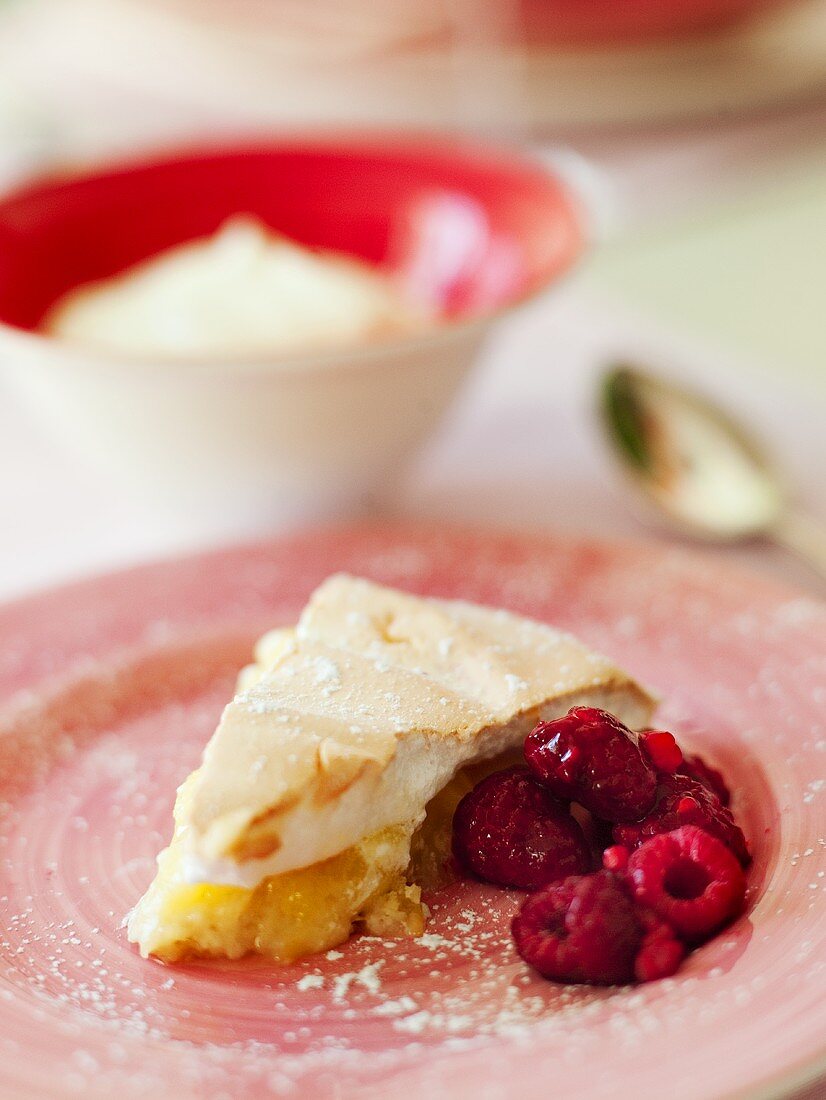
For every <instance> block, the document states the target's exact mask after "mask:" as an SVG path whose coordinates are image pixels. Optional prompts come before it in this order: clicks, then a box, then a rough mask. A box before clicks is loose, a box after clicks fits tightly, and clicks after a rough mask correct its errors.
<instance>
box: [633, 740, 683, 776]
mask: <svg viewBox="0 0 826 1100" xmlns="http://www.w3.org/2000/svg"><path fill="white" fill-rule="evenodd" d="M640 745H641V746H642V748H643V751H644V752H645V754H646V756H647V757H648V759H649V760H650V761H651V763H652V764H653V765H654V767H655V768H656V769H657V771H658V772H676V771H679V768H680V765H681V764H682V762H683V754H682V752H681V751H680V746H679V745H678V744H677V742H676V741H675V740H674V735H673V734H672V733H666V732H665V730H644V731H643V732H642V733H641V734H640Z"/></svg>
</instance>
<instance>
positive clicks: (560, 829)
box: [453, 767, 591, 890]
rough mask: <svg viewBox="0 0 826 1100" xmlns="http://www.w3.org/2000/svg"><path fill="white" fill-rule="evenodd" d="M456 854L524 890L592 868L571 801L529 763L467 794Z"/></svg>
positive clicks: (459, 814) (485, 874)
mask: <svg viewBox="0 0 826 1100" xmlns="http://www.w3.org/2000/svg"><path fill="white" fill-rule="evenodd" d="M453 854H454V855H455V857H456V859H457V860H458V862H459V863H460V864H461V865H462V866H464V867H465V868H467V869H468V870H470V871H472V872H473V873H474V874H475V875H477V876H478V877H479V878H481V879H485V880H486V881H487V882H493V883H495V884H496V885H497V886H515V887H516V888H517V889H520V890H536V889H537V888H538V887H540V886H545V885H546V884H547V883H549V882H552V881H553V880H554V879H559V878H565V876H566V875H572V874H582V873H584V872H585V871H588V870H590V868H591V851H590V848H589V847H588V844H587V842H586V840H585V836H584V834H583V832H582V829H581V828H580V826H579V825H578V823H577V822H576V821H574V819H573V817H571V815H570V813H569V812H568V807H567V805H565V804H563V803H561V802H559V801H558V800H557V799H555V798H554V797H553V795H551V794H550V793H549V792H548V791H547V790H546V789H545V788H544V787H543V786H542V785H541V784H540V783H537V781H536V780H535V779H534V778H533V776H532V775H531V774H530V772H529V771H528V769H527V768H525V767H515V768H508V769H506V770H505V771H501V772H494V773H493V774H492V775H489V776H487V778H486V779H483V780H482V782H481V783H478V784H477V785H476V786H475V787H474V788H473V790H472V791H470V792H469V793H468V794H466V795H465V797H464V798H463V799H462V801H461V802H460V803H459V805H458V806H457V808H456V813H455V814H454V817H453Z"/></svg>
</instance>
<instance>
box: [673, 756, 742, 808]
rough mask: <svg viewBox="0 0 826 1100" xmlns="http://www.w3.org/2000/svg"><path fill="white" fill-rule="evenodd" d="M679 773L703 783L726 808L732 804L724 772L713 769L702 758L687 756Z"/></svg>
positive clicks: (678, 769)
mask: <svg viewBox="0 0 826 1100" xmlns="http://www.w3.org/2000/svg"><path fill="white" fill-rule="evenodd" d="M677 771H678V773H679V774H680V775H687V776H689V777H690V778H691V779H696V781H697V782H698V783H702V784H703V786H704V787H707V788H708V790H710V791H711V792H712V794H716V795H717V797H718V798H719V799H720V801H721V802H722V803H723V805H724V806H729V805H730V804H731V791H730V790H729V789H728V785H727V784H726V781H725V779H723V774H722V772H719V771H717V769H716V768H712V766H711V765H710V764H707V763H706V762H705V760H703V758H702V756H696V755H695V756H685V757H683V762H682V764H681V765H680V767H679V768H677Z"/></svg>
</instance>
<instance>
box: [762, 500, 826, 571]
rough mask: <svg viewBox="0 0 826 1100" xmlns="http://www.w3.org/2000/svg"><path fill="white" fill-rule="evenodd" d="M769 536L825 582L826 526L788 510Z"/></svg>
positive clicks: (809, 517)
mask: <svg viewBox="0 0 826 1100" xmlns="http://www.w3.org/2000/svg"><path fill="white" fill-rule="evenodd" d="M771 535H772V538H773V539H774V540H775V542H778V543H779V544H780V545H781V546H785V547H786V548H787V549H789V550H793V551H794V553H795V554H797V556H798V557H800V558H803V560H804V561H806V562H807V563H808V564H809V565H810V566H811V567H812V568H813V569H814V570H816V571H817V572H818V573H819V574H820V576H821V578H822V579H823V580H826V526H824V525H823V524H822V523H820V522H819V521H818V520H816V519H813V518H812V517H811V516H809V515H806V513H805V512H799V511H797V510H796V509H788V510H787V511H785V512H784V513H783V515H782V516H781V517H780V519H779V520H778V521H777V523H776V524H775V525H774V526H773V527H772V530H771Z"/></svg>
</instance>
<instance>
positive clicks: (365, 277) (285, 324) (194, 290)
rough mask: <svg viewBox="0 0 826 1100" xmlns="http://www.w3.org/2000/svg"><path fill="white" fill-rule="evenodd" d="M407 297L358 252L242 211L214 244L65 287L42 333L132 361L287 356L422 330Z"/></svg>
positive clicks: (169, 252)
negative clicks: (314, 242) (309, 240)
mask: <svg viewBox="0 0 826 1100" xmlns="http://www.w3.org/2000/svg"><path fill="white" fill-rule="evenodd" d="M408 297H409V296H406V295H405V294H404V291H403V289H402V288H401V287H400V286H399V285H398V284H397V281H394V280H393V279H392V278H391V277H389V276H387V275H385V274H383V273H381V272H379V271H377V270H375V269H374V268H372V267H370V266H369V265H367V264H365V263H363V262H360V261H359V260H357V259H355V258H354V257H350V256H346V255H343V254H341V253H337V252H330V251H319V250H314V249H310V248H307V247H304V246H302V245H301V244H299V243H298V242H296V241H291V240H289V239H288V238H287V237H284V236H281V235H280V234H278V233H275V232H273V231H272V230H270V229H269V228H268V227H267V226H266V225H264V224H263V223H262V222H261V221H259V220H258V219H257V218H255V217H254V216H252V215H249V214H238V215H234V216H233V217H231V218H229V219H227V221H226V222H224V224H223V225H222V226H221V227H220V228H219V229H218V231H217V232H216V233H215V234H213V235H212V236H210V237H205V238H200V239H197V240H194V241H186V242H184V243H183V244H179V245H175V246H173V247H171V248H169V249H166V250H164V251H163V252H161V253H160V254H159V255H157V256H152V257H150V258H149V259H148V260H145V261H143V262H142V263H140V264H137V265H135V266H133V267H130V268H129V269H128V270H127V271H125V272H123V273H122V274H120V275H116V276H113V277H111V278H108V279H103V280H100V281H98V282H95V283H92V284H89V285H83V286H80V287H77V288H75V289H74V290H71V291H69V292H68V293H67V294H65V295H63V296H62V297H61V298H60V299H59V300H58V301H57V302H56V303H55V304H54V306H52V308H51V309H50V310H49V312H48V313H47V314H46V316H45V318H44V320H43V321H42V323H41V328H42V330H43V331H44V332H47V333H49V334H50V335H52V336H56V337H58V338H60V339H66V340H71V341H73V342H75V343H76V344H78V345H85V346H87V347H90V348H96V349H99V350H104V351H110V352H113V353H115V354H122V355H127V356H131V357H134V356H136V355H140V356H146V357H148V358H153V359H156V358H167V357H172V358H192V357H196V356H207V357H217V356H222V357H225V358H227V357H229V358H231V357H232V356H237V355H244V356H249V355H290V354H294V353H301V352H305V351H313V350H316V351H317V350H322V349H325V348H344V347H356V346H358V345H359V344H360V343H363V342H368V341H373V340H381V339H387V338H389V337H399V336H403V335H405V334H414V333H416V332H420V331H422V330H423V329H424V328H426V327H427V326H428V324H430V323H431V319H430V318H429V317H428V315H427V314H426V312H425V310H424V309H423V308H422V307H421V306H417V305H414V304H413V302H412V301H409V300H407V299H408Z"/></svg>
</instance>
